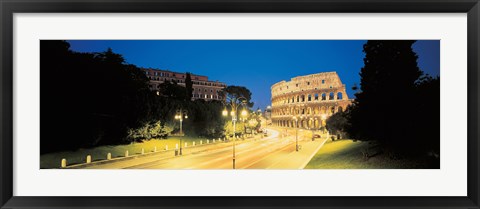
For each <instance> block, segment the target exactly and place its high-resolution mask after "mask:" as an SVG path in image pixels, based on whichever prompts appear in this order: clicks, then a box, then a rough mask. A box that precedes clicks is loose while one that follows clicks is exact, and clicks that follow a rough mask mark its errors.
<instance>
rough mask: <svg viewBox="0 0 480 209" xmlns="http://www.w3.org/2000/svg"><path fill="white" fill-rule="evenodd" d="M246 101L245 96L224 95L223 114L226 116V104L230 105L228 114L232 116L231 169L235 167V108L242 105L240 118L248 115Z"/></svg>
mask: <svg viewBox="0 0 480 209" xmlns="http://www.w3.org/2000/svg"><path fill="white" fill-rule="evenodd" d="M246 103H247V99H246V98H245V97H242V96H240V97H233V98H230V97H228V96H226V100H225V102H224V106H225V108H224V109H223V111H222V115H223V116H225V117H226V116H228V110H227V106H230V108H231V112H230V116H232V123H233V145H232V146H233V154H232V163H233V169H235V144H236V136H235V130H236V122H237V110H238V107H239V106H243V110H242V112H241V114H240V115H241V116H242V118H246V116H247V115H248V112H247V110H245V105H246Z"/></svg>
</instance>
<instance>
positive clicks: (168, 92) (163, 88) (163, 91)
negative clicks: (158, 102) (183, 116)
mask: <svg viewBox="0 0 480 209" xmlns="http://www.w3.org/2000/svg"><path fill="white" fill-rule="evenodd" d="M158 91H159V93H160V95H162V96H164V97H167V98H172V99H177V100H182V101H188V100H187V98H188V96H187V91H188V90H187V89H186V88H185V87H183V86H180V85H178V84H177V83H176V82H170V81H165V82H164V83H161V84H159V85H158Z"/></svg>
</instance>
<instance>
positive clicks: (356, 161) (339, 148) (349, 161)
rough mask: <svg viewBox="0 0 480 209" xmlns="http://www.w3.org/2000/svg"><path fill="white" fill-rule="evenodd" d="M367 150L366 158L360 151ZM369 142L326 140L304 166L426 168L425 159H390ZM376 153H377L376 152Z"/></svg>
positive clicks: (321, 167)
mask: <svg viewBox="0 0 480 209" xmlns="http://www.w3.org/2000/svg"><path fill="white" fill-rule="evenodd" d="M365 150H368V153H369V154H370V155H374V156H373V157H370V158H368V159H365V158H364V157H363V154H362V151H365ZM377 151H378V150H377V149H376V148H375V146H374V145H373V144H370V143H369V142H360V141H357V142H354V141H352V140H347V139H345V140H338V141H334V142H332V141H328V142H327V143H325V145H324V146H323V147H322V148H320V150H319V151H318V152H317V154H315V156H314V157H313V158H312V160H310V162H309V163H308V164H307V166H306V167H305V168H306V169H395V168H407V169H408V168H428V167H429V166H428V165H429V164H428V163H427V162H426V160H409V159H390V157H388V156H387V155H385V154H382V153H377ZM376 153H377V154H376Z"/></svg>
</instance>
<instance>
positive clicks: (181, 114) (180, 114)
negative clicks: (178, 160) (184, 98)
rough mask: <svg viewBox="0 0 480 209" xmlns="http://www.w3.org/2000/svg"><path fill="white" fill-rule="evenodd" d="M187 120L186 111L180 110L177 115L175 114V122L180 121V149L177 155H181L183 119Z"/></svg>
mask: <svg viewBox="0 0 480 209" xmlns="http://www.w3.org/2000/svg"><path fill="white" fill-rule="evenodd" d="M184 118H185V119H188V115H187V111H186V110H183V109H182V108H180V109H178V110H177V113H176V114H175V120H179V121H180V134H179V135H180V137H179V138H180V149H179V152H178V155H182V136H183V126H182V125H183V119H184Z"/></svg>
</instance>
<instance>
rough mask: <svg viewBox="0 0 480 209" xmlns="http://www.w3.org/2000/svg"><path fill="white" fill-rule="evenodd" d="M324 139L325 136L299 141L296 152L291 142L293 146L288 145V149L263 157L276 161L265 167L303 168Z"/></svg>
mask: <svg viewBox="0 0 480 209" xmlns="http://www.w3.org/2000/svg"><path fill="white" fill-rule="evenodd" d="M326 141H327V139H326V138H321V139H316V140H315V141H302V142H300V143H299V145H301V149H300V150H299V151H298V152H297V151H295V148H294V147H295V146H294V143H292V145H293V146H290V147H291V148H290V149H288V150H283V151H280V152H278V153H275V154H272V155H270V156H268V157H267V158H265V159H264V160H266V161H271V160H273V159H275V161H276V162H274V163H273V164H272V165H271V166H269V167H268V168H267V169H303V168H305V166H306V165H307V164H308V162H310V160H311V159H312V157H313V156H314V155H315V154H316V153H317V152H318V150H319V149H320V148H321V147H322V146H323V144H324V143H325V142H326Z"/></svg>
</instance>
